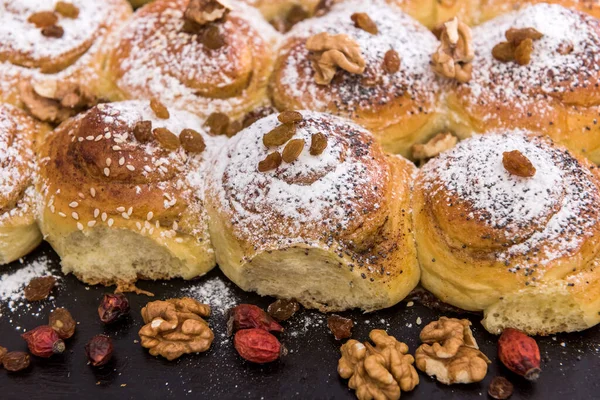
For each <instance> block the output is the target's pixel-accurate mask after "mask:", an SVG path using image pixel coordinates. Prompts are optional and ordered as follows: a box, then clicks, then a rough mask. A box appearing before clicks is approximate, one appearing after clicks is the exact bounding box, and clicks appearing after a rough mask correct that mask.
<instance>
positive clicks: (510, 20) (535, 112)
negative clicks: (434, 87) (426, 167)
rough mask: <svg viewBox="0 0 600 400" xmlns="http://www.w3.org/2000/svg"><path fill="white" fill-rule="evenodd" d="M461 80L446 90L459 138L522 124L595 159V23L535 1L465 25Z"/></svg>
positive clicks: (598, 132)
mask: <svg viewBox="0 0 600 400" xmlns="http://www.w3.org/2000/svg"><path fill="white" fill-rule="evenodd" d="M472 37H473V48H474V49H475V58H474V60H473V61H472V76H471V79H470V80H469V82H467V83H456V82H453V84H452V85H451V86H452V87H451V88H450V92H449V94H448V96H447V104H448V108H449V120H450V128H451V130H453V131H454V132H456V133H457V134H458V135H459V136H463V137H464V136H468V135H470V134H471V133H473V132H484V131H486V130H489V129H503V128H507V129H512V128H523V129H529V130H532V131H534V132H540V133H545V134H548V135H550V136H551V137H552V138H553V139H554V140H556V141H558V142H560V143H562V144H564V145H566V146H567V147H568V148H569V149H571V150H574V151H577V152H581V153H584V154H585V155H586V156H587V157H589V158H590V159H591V160H592V161H594V162H600V125H599V124H598V118H599V116H600V107H599V106H598V104H600V87H599V78H600V56H599V54H600V22H599V21H598V20H597V19H595V18H593V17H590V16H588V15H586V14H583V13H581V12H578V11H573V10H569V9H566V8H564V7H561V6H559V5H548V4H538V5H534V6H531V7H527V8H525V9H523V10H521V11H518V12H515V13H510V14H507V15H503V16H501V17H498V18H497V19H494V20H492V21H489V22H487V23H485V24H483V25H480V26H477V27H475V28H473V30H472Z"/></svg>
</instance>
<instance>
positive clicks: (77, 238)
mask: <svg viewBox="0 0 600 400" xmlns="http://www.w3.org/2000/svg"><path fill="white" fill-rule="evenodd" d="M47 218H55V219H57V218H60V217H57V216H56V215H53V214H51V213H49V212H47V213H45V215H44V217H43V218H42V220H41V221H40V228H41V230H42V232H43V233H44V239H45V240H46V241H48V242H49V243H50V244H51V245H52V247H53V248H54V250H55V251H56V252H57V253H58V255H59V256H60V257H61V260H62V261H61V265H62V271H63V272H64V273H65V274H68V273H73V274H74V275H75V276H76V277H77V278H78V279H79V280H81V281H83V282H85V283H87V284H90V285H97V284H102V285H105V286H110V285H114V284H120V283H133V282H135V281H136V280H138V279H146V280H159V279H172V278H183V279H192V278H195V277H198V276H201V275H204V274H206V273H207V272H208V271H210V270H211V269H212V268H214V267H215V265H216V263H215V256H214V252H213V251H212V247H211V245H210V243H209V241H208V240H204V241H202V242H199V241H197V240H196V239H195V238H192V237H187V238H185V237H181V235H179V236H178V238H180V239H183V241H179V242H177V241H175V239H172V238H168V237H166V236H162V235H161V234H160V230H157V231H155V232H154V233H153V234H152V235H148V234H146V235H141V234H139V233H136V232H135V231H134V229H135V227H130V228H129V229H128V228H127V227H125V226H119V227H118V228H107V227H98V228H94V229H90V230H86V231H79V230H77V231H72V230H70V229H64V230H63V229H61V228H60V226H61V225H60V220H58V221H54V222H53V223H50V222H49V221H48V220H47ZM121 225H122V224H121Z"/></svg>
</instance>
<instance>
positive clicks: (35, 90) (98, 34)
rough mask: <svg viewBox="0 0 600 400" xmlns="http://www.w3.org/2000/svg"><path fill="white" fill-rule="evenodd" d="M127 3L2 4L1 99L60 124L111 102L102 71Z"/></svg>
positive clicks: (5, 0) (9, 0)
mask: <svg viewBox="0 0 600 400" xmlns="http://www.w3.org/2000/svg"><path fill="white" fill-rule="evenodd" d="M130 15H131V6H130V5H129V3H128V2H127V1H126V0H94V1H89V0H68V1H56V0H18V1H14V0H1V1H0V101H3V102H7V103H11V104H14V105H17V106H19V107H22V108H25V109H27V110H28V111H29V112H30V113H31V114H32V115H34V116H35V117H37V118H39V119H42V120H45V121H48V122H61V121H63V120H65V119H67V118H68V117H70V116H72V115H74V114H75V113H77V112H78V111H81V110H83V109H85V108H87V107H89V106H91V105H93V104H95V103H97V101H98V99H106V98H111V97H112V96H113V94H114V88H113V86H112V84H111V82H110V80H108V79H107V77H106V74H105V73H104V71H103V68H104V63H105V61H106V56H107V54H108V50H109V47H110V46H109V42H110V37H111V35H112V34H113V33H114V32H115V31H116V30H118V29H119V28H120V27H121V26H122V24H123V22H124V21H125V20H126V19H127V18H129V16H130Z"/></svg>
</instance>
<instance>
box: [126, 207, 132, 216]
mask: <svg viewBox="0 0 600 400" xmlns="http://www.w3.org/2000/svg"><path fill="white" fill-rule="evenodd" d="M132 213H133V207H129V210H127V215H131V214H132Z"/></svg>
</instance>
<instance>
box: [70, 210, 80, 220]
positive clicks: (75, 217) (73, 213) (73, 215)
mask: <svg viewBox="0 0 600 400" xmlns="http://www.w3.org/2000/svg"><path fill="white" fill-rule="evenodd" d="M71 217H73V219H74V220H78V219H79V214H77V213H76V212H75V211H73V212H72V213H71Z"/></svg>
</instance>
